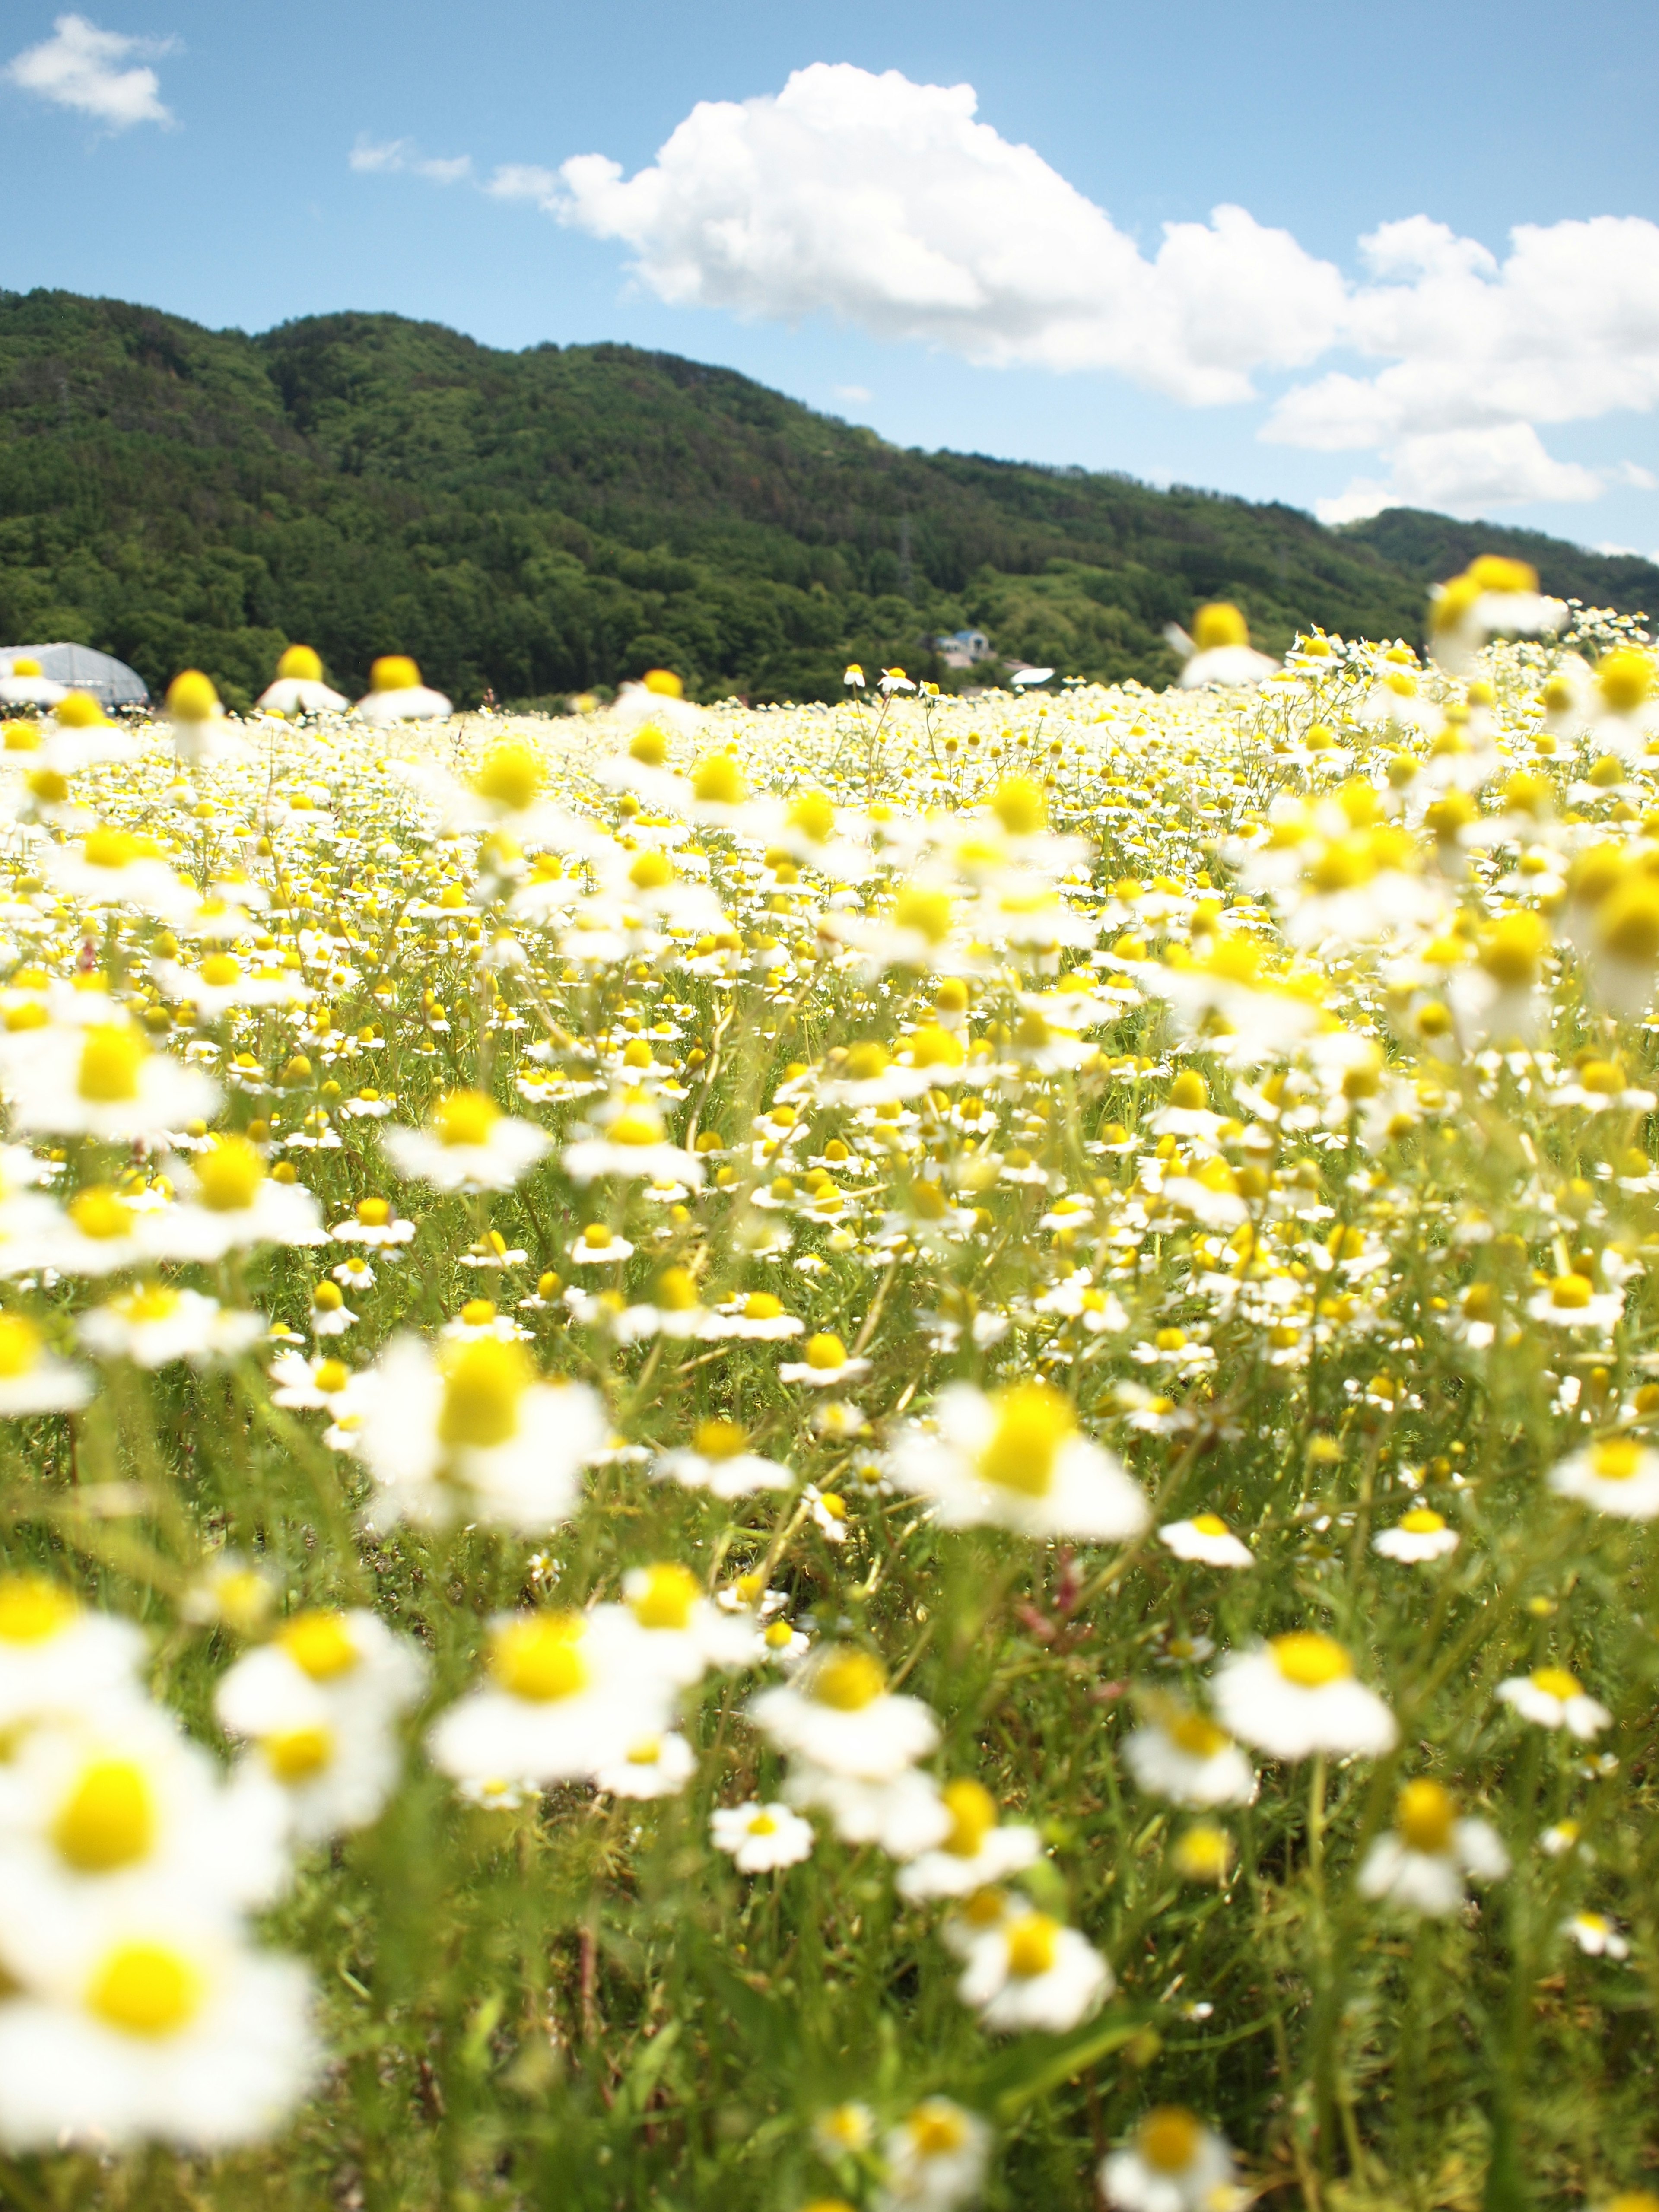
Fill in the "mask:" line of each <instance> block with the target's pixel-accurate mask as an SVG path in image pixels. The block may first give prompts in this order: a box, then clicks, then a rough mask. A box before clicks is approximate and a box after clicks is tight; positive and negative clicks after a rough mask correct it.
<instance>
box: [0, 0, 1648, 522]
mask: <svg viewBox="0 0 1659 2212" xmlns="http://www.w3.org/2000/svg"><path fill="white" fill-rule="evenodd" d="M54 21H55V17H54V11H53V8H52V5H51V0H47V4H46V5H44V6H40V7H36V6H34V5H33V4H32V0H6V5H5V7H4V9H3V12H0V26H3V28H0V64H3V63H6V62H9V61H10V62H12V63H13V67H12V71H11V75H10V76H9V77H7V78H5V79H3V80H0V121H3V127H4V132H5V143H6V146H7V180H8V182H7V194H6V200H7V204H6V208H5V211H4V214H3V216H0V285H4V286H6V287H8V288H10V289H19V290H23V289H29V288H31V287H33V286H35V285H57V286H63V287H65V288H67V289H73V290H76V291H86V292H99V293H106V294H111V295H117V296H120V297H124V298H128V299H136V300H141V301H149V302H151V303H153V304H155V305H158V306H161V307H166V308H169V309H172V310H173V311H175V312H177V313H183V314H186V315H190V316H192V317H195V318H197V319H200V320H202V321H204V322H207V323H209V324H212V325H233V324H234V325H241V326H243V327H246V328H250V329H259V328H263V327H265V326H266V325H270V324H271V323H273V322H276V321H279V320H282V319H284V318H287V317H289V316H295V315H301V314H306V313H314V312H318V311H320V310H325V309H328V308H333V307H381V308H390V309H395V310H397V311H398V312H399V313H405V314H410V315H419V316H427V317H431V318H434V319H437V320H440V321H442V322H445V323H448V324H451V325H454V326H456V327H457V328H459V329H461V330H464V331H468V332H471V334H472V335H474V336H475V337H478V338H480V339H481V340H483V341H484V342H486V343H491V344H495V345H507V346H518V345H525V344H529V343H537V342H540V341H543V340H547V339H551V340H554V341H556V342H560V343H568V342H571V341H579V340H585V339H593V338H601V337H605V338H619V339H624V340H628V341H630V342H632V343H637V344H641V345H647V346H658V347H663V348H665V349H671V350H673V351H677V352H681V353H685V354H689V355H691V356H696V357H697V358H700V359H704V360H710V361H719V362H728V363H730V364H732V366H734V367H736V368H740V369H743V370H744V371H746V372H747V373H749V374H752V375H755V376H757V377H759V378H761V379H763V380H765V381H766V382H768V383H769V384H773V385H775V386H779V387H781V389H783V390H785V391H787V392H792V393H793V394H795V395H797V396H798V397H799V398H802V399H805V400H806V401H808V402H809V403H810V404H814V405H817V406H821V407H823V408H826V409H828V410H831V411H833V412H836V413H840V414H844V415H847V416H851V417H853V418H854V419H857V420H861V421H866V422H870V423H871V424H872V425H873V426H874V427H875V428H877V429H878V430H879V431H881V432H882V433H883V434H884V435H887V436H890V437H892V438H895V439H896V440H898V441H901V442H902V443H905V444H910V445H918V446H922V447H936V446H951V447H967V448H972V449H975V450H979V451H984V452H989V453H1003V454H1010V455H1018V456H1024V457H1029V458H1033V459H1044V460H1050V461H1078V462H1081V463H1084V464H1085V465H1089V466H1091V467H1107V468H1121V469H1126V470H1128V471H1131V472H1133V473H1134V474H1137V475H1140V476H1144V477H1150V478H1152V479H1153V480H1155V481H1162V480H1168V479H1175V480H1178V481H1182V482H1187V483H1204V484H1212V485H1215V486H1217V487H1219V488H1223V489H1233V490H1237V491H1241V492H1244V493H1247V494H1249V495H1253V496H1281V497H1285V498H1287V499H1290V500H1291V501H1295V502H1297V503H1298V504H1302V505H1306V506H1310V507H1311V506H1315V505H1316V504H1319V503H1324V505H1325V507H1326V511H1328V512H1331V513H1338V512H1358V511H1362V510H1363V509H1364V507H1365V506H1366V505H1367V504H1368V503H1369V504H1370V505H1373V506H1374V505H1376V504H1377V503H1379V502H1382V501H1387V500H1389V499H1391V498H1399V497H1407V498H1410V499H1412V500H1413V501H1415V502H1416V503H1421V504H1425V505H1443V506H1449V507H1455V508H1458V509H1460V510H1461V511H1466V512H1468V511H1480V510H1482V509H1490V510H1491V511H1492V512H1494V513H1497V512H1501V513H1504V516H1505V517H1506V518H1507V519H1511V520H1517V521H1524V522H1528V523H1532V524H1534V525H1535V526H1540V527H1542V528H1547V529H1550V530H1553V531H1556V532H1559V533H1560V534H1562V535H1565V536H1570V537H1573V538H1580V539H1582V540H1583V541H1584V542H1586V543H1589V544H1625V545H1630V546H1632V547H1635V548H1637V549H1638V550H1643V551H1650V550H1655V549H1656V548H1659V490H1656V489H1654V488H1653V485H1654V475H1655V474H1659V437H1656V435H1655V416H1654V413H1653V412H1652V411H1651V410H1653V409H1654V407H1655V406H1656V404H1659V204H1656V202H1659V165H1656V164H1655V162H1654V161H1653V158H1652V155H1651V150H1650V143H1649V141H1648V138H1647V137H1646V131H1647V127H1648V126H1647V124H1646V121H1645V118H1650V116H1651V115H1652V113H1653V112H1654V111H1655V106H1656V94H1659V48H1656V42H1655V41H1654V40H1653V39H1652V37H1651V15H1650V11H1647V10H1642V11H1640V12H1638V9H1637V8H1636V7H1635V6H1633V5H1626V4H1613V5H1610V6H1608V7H1607V8H1604V9H1601V11H1599V12H1598V14H1597V15H1596V17H1595V25H1594V37H1593V40H1591V39H1589V38H1588V37H1577V36H1575V35H1573V34H1571V33H1567V34H1564V31H1563V26H1562V19H1561V17H1560V15H1559V10H1558V9H1550V10H1548V11H1546V10H1545V9H1543V8H1542V7H1541V6H1535V5H1533V4H1531V0H1512V4H1510V5H1508V6H1505V7H1504V8H1502V9H1499V8H1498V7H1495V6H1487V5H1485V4H1476V5H1473V6H1468V5H1466V6H1465V7H1464V8H1462V9H1447V8H1445V7H1444V6H1443V5H1440V6H1434V7H1430V6H1426V5H1420V4H1416V0H1413V3H1412V4H1405V5H1401V4H1396V5H1395V6H1393V7H1391V8H1390V9H1387V10H1386V11H1383V10H1378V9H1375V8H1371V7H1365V6H1358V5H1351V4H1347V0H1325V4H1323V5H1321V6H1311V5H1300V4H1296V5H1281V6H1278V7H1275V8H1273V9H1271V10H1270V11H1269V10H1258V11H1255V17H1254V19H1252V18H1251V17H1250V15H1248V14H1247V13H1244V12H1243V11H1240V10H1238V9H1237V7H1236V6H1234V7H1229V8H1222V7H1220V6H1216V5H1211V4H1209V0H1185V4H1182V3H1181V0H1174V4H1170V0H1166V4H1165V5H1164V7H1162V8H1161V9H1156V10H1154V9H1148V8H1146V6H1144V5H1136V6H1125V5H1121V4H1117V0H1093V4H1091V5H1087V6H1077V5H1073V4H1066V3H1063V0H1025V4H1024V6H1023V7H1021V8H1019V9H1010V8H1008V7H1006V5H988V4H980V3H979V0H956V4H951V5H949V6H947V5H944V4H935V0H889V4H886V5H882V6H876V5H870V4H864V0H854V4H843V5H839V6H837V7H836V8H835V9H817V8H813V7H811V6H808V5H801V4H797V5H793V6H790V7H787V8H786V7H781V6H775V5H770V6H759V5H733V4H731V0H717V4H715V5H714V6H713V7H705V8H703V9H696V10H694V9H687V8H684V7H678V8H666V7H664V6H661V5H658V4H647V0H614V4H611V5H609V6H606V7H605V8H603V9H600V8H595V7H593V6H592V5H591V4H590V5H586V6H582V7H576V6H572V5H568V4H564V0H538V4H527V0H472V4H470V5H469V6H467V7H466V8H465V9H460V8H454V7H446V6H441V5H433V4H424V5H423V4H422V0H400V4H398V5H392V4H388V0H337V4H335V5H332V6H328V7H325V6H323V5H321V4H319V0H284V4H283V5H282V6H280V7H278V6H275V5H267V4H265V3H264V0H237V4H235V5H234V7H232V8H229V9H227V8H226V7H224V5H223V4H222V0H219V4H217V5H208V4H206V0H87V5H86V6H85V8H84V9H83V11H82V16H81V19H80V21H81V27H80V29H78V30H75V29H72V30H71V31H70V33H68V34H67V43H65V34H64V33H63V32H62V31H61V30H55V29H54ZM122 40H135V41H141V42H146V43H143V44H139V45H135V46H131V47H124V46H122V45H121V43H120V42H121V41H122ZM14 57H16V58H18V59H15V60H14ZM815 64H844V65H848V66H847V67H846V68H844V69H842V70H840V71H836V70H830V71H829V72H827V73H826V72H823V71H819V72H818V73H817V74H816V75H809V76H808V77H807V78H805V80H797V82H796V85H795V87H794V88H792V89H791V90H790V91H789V92H787V93H786V89H785V88H786V86H787V85H789V83H790V80H791V78H792V75H793V73H794V72H798V71H803V70H805V71H809V72H811V71H812V70H813V65H815ZM145 71H148V72H149V76H148V77H142V73H143V72H145ZM852 71H860V72H867V73H868V80H869V81H868V82H866V79H865V78H863V77H860V76H854V75H852V74H851V72H852ZM886 72H894V73H896V75H895V76H891V77H888V78H885V79H884V73H886ZM135 73H140V74H138V75H136V74H135ZM878 80H884V81H883V82H878ZM963 83H966V84H969V85H971V86H972V87H973V88H974V89H975V93H976V94H977V112H976V116H975V117H973V118H970V117H969V111H968V109H967V107H966V106H964V105H963V102H962V101H961V100H957V102H956V104H955V105H954V106H951V104H950V103H949V102H946V101H943V100H941V99H940V98H939V97H937V96H934V95H931V94H927V92H926V90H925V88H927V87H944V88H949V87H954V86H957V85H961V84H963ZM780 95H782V98H781V99H780ZM77 101H78V102H79V103H80V104H79V105H77V104H76V102H77ZM700 101H705V102H716V103H726V104H728V105H726V106H724V107H722V108H720V109H719V110H717V111H716V112H715V113H714V116H713V118H705V119H704V121H703V123H702V125H698V126H696V127H691V126H688V127H687V128H685V129H682V128H681V126H683V125H686V119H687V118H688V117H689V116H690V115H691V112H692V111H693V109H694V108H695V107H696V104H697V103H698V102H700ZM743 103H750V106H744V105H742V104H743ZM677 131H679V133H680V135H679V137H678V138H676V137H675V135H674V134H675V133H676V132H677ZM671 141H672V145H671V149H670V153H669V154H668V155H665V157H664V158H663V160H662V161H660V162H659V159H658V156H659V149H662V148H664V147H665V144H668V143H669V142H671ZM1021 148H1029V149H1031V152H1030V155H1029V156H1027V155H1021V154H1020V153H1019V152H1018V149H1021ZM354 151H355V152H356V164H357V165H356V166H355V167H354V165H353V159H352V157H353V155H354ZM580 155H605V156H606V157H608V158H609V159H610V160H611V161H613V162H614V163H615V164H617V167H618V170H619V172H620V175H617V174H614V173H611V172H605V173H603V174H600V173H588V172H585V171H580V170H579V171H578V173H575V174H574V175H573V174H572V173H568V172H564V173H562V165H563V164H564V163H565V162H566V161H569V160H570V159H571V157H573V156H580ZM463 161H465V164H466V165H467V166H466V167H465V169H464V170H462V169H459V164H461V163H462V162H463ZM432 165H437V167H436V168H435V169H434V168H433V167H432ZM739 169H741V171H742V174H741V176H740V177H738V180H737V181H735V182H734V181H733V179H734V176H737V173H738V170H739ZM641 172H643V173H644V174H643V175H642V176H641V174H640V173H641ZM629 179H633V180H634V181H633V182H632V183H629V181H628V180H629ZM1224 204H1225V205H1231V206H1234V207H1237V208H1238V209H1242V210H1246V211H1247V216H1246V217H1244V218H1241V219H1240V220H1239V221H1238V222H1235V223H1233V224H1232V225H1231V228H1229V227H1228V226H1226V225H1225V224H1224V225H1222V226H1220V227H1219V228H1218V227H1216V226H1215V225H1212V221H1211V211H1212V210H1213V209H1215V208H1217V207H1218V206H1220V205H1224ZM1412 218H1427V222H1424V223H1419V224H1418V225H1417V226H1416V227H1415V228H1412V226H1411V222H1410V219H1412ZM1607 218H1619V219H1622V220H1621V221H1620V222H1616V223H1614V222H1608V221H1607V220H1606V219H1607ZM1168 224H1175V225H1178V226H1186V227H1187V228H1185V229H1184V230H1183V231H1182V232H1181V233H1180V234H1179V235H1178V237H1177V239H1176V240H1175V241H1174V243H1173V245H1172V246H1171V247H1170V249H1168V250H1165V251H1164V252H1162V253H1161V252H1160V249H1161V247H1162V246H1163V245H1164V235H1165V234H1164V226H1165V225H1168ZM1390 225H1391V226H1402V225H1403V226H1405V228H1396V229H1395V230H1392V231H1389V232H1387V233H1386V234H1385V236H1384V240H1383V241H1382V242H1381V243H1380V244H1378V245H1376V246H1373V248H1372V249H1371V250H1370V254H1369V256H1367V255H1366V254H1365V253H1364V252H1362V250H1361V247H1360V244H1359V241H1360V240H1361V239H1362V238H1365V237H1368V236H1371V235H1372V234H1376V233H1377V232H1378V231H1379V229H1381V228H1383V226H1390ZM1516 225H1522V226H1528V225H1529V226H1534V231H1533V232H1532V233H1531V234H1529V236H1530V243H1528V244H1527V245H1526V246H1525V247H1524V250H1522V251H1519V252H1517V251H1516V250H1515V249H1514V248H1513V247H1512V246H1511V244H1510V233H1511V230H1512V228H1514V227H1515V226H1516ZM1279 233H1287V234H1289V237H1288V238H1286V239H1284V240H1282V241H1281V242H1275V234H1279ZM734 237H736V238H738V240H739V243H738V246H735V247H733V246H732V243H731V241H732V239H733V238H734ZM1471 241H1474V242H1475V243H1473V244H1472V243H1470V242H1471ZM1482 249H1484V253H1485V258H1483V255H1482V251H1481V250H1482ZM918 257H920V258H918ZM1328 264H1334V270H1333V269H1332V268H1331V267H1330V266H1329V265H1328ZM918 269H921V271H922V275H921V276H920V277H918V276H915V270H918ZM630 272H631V273H630ZM641 272H642V273H641ZM1338 272H1340V274H1339V273H1338ZM930 288H931V289H930ZM923 295H926V296H923ZM1149 334H1151V335H1149ZM1073 364H1075V365H1073ZM854 395H867V396H854ZM1264 432H1265V433H1266V435H1265V436H1264V435H1263V433H1264ZM1650 472H1652V473H1650ZM1499 501H1504V504H1503V505H1502V507H1499V505H1498V502H1499ZM1345 502H1346V505H1345V504H1344V503H1345Z"/></svg>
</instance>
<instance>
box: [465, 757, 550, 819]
mask: <svg viewBox="0 0 1659 2212" xmlns="http://www.w3.org/2000/svg"><path fill="white" fill-rule="evenodd" d="M541 787H542V764H541V762H540V760H539V758H538V757H537V754H536V752H535V750H534V749H533V748H532V746H530V745H527V744H504V745H497V746H496V748H495V750H494V752H492V753H491V754H489V757H488V758H487V759H486V760H485V761H484V763H483V767H482V768H481V769H479V770H478V777H477V785H476V787H475V788H476V789H477V793H478V796H479V797H480V798H481V799H489V801H490V802H491V804H492V805H496V806H501V807H504V808H505V809H506V810H507V812H508V813H510V814H518V813H520V812H522V811H523V810H524V808H526V806H528V805H530V803H531V801H532V799H534V798H535V796H536V793H538V791H539V790H540V789H541Z"/></svg>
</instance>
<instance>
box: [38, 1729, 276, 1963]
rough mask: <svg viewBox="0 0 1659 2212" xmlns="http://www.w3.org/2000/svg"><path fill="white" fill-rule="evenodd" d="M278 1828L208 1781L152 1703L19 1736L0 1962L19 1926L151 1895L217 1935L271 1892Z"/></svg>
mask: <svg viewBox="0 0 1659 2212" xmlns="http://www.w3.org/2000/svg"><path fill="white" fill-rule="evenodd" d="M286 1831H287V1817H286V1813H285V1811H284V1808H283V1805H282V1802H281V1800H280V1798H279V1797H278V1796H276V1793H274V1792H272V1791H270V1790H268V1789H266V1788H264V1787H263V1786H258V1785H256V1786H255V1787H253V1788H249V1787H246V1785H244V1784H240V1783H232V1784H226V1783H225V1782H223V1781H222V1779H221V1778H220V1775H219V1771H218V1770H217V1768H216V1766H215V1765H214V1763H213V1761H212V1760H211V1759H210V1758H209V1757H208V1755H207V1753H205V1752H204V1751H202V1750H201V1749H200V1748H199V1747H197V1745H195V1744H193V1743H191V1742H190V1741H188V1740H187V1739H186V1738H185V1735H183V1734H182V1732H181V1731H180V1730H179V1728H178V1727H177V1726H176V1725H175V1723H173V1721H172V1719H171V1717H168V1716H167V1715H166V1714H164V1713H162V1712H161V1711H159V1710H157V1709H156V1708H155V1707H154V1706H149V1705H140V1706H137V1707H132V1706H128V1707H124V1708H122V1709H120V1710H119V1711H117V1710H115V1709H111V1710H109V1711H106V1712H104V1713H102V1714H100V1715H97V1716H95V1717H88V1718H87V1719H85V1720H83V1721H82V1722H81V1723H77V1724H75V1725H71V1726H67V1727H65V1726H58V1727H46V1728H39V1729H31V1730H30V1731H29V1732H28V1733H27V1735H25V1736H24V1737H23V1739H22V1741H21V1745H20V1746H19V1747H18V1749H17V1750H16V1752H15V1753H14V1755H13V1759H12V1760H11V1762H10V1764H9V1769H8V1772H7V1775H6V1785H5V1788H4V1790H3V1791H0V1891H3V1893H4V1895H5V1898H6V1900H7V1909H6V1911H5V1914H4V1915H3V1916H0V1954H4V1955H5V1956H6V1957H7V1959H8V1960H11V1931H12V1929H13V1928H14V1926H15V1923H17V1922H19V1921H20V1920H21V1921H24V1922H27V1921H28V1920H29V1919H31V1918H32V1917H35V1916H46V1915H49V1914H52V1913H54V1912H55V1913H58V1914H59V1915H65V1914H67V1915H73V1914H76V1913H79V1912H88V1911H99V1912H105V1911H111V1910H113V1909H115V1908H116V1907H117V1906H118V1905H121V1906H125V1907H130V1906H131V1905H133V1904H134V1903H135V1902H138V1903H142V1901H143V1897H144V1896H145V1895H146V1894H147V1893H149V1892H150V1891H152V1890H156V1889H166V1888H170V1889H173V1890H174V1891H176V1892H177V1893H179V1895H180V1896H181V1897H185V1898H187V1899H188V1900H189V1902H190V1905H191V1910H192V1911H195V1912H197V1913H198V1914H200V1915H202V1916H204V1917H213V1916H215V1915H216V1916H217V1917H218V1918H219V1920H220V1921H221V1923H222V1925H224V1926H225V1927H226V1928H227V1929H231V1928H233V1927H234V1925H235V1924H236V1920H237V1916H238V1914H239V1912H240V1910H241V1909H242V1908H244V1907H246V1906H249V1905H264V1904H267V1903H269V1902H270V1899H272V1898H273V1897H274V1896H275V1895H276V1893H277V1891H278V1890H279V1889H280V1888H281V1887H282V1885H283V1881H284V1880H285V1878H286V1875H287V1873H288V1858H287V1852H286V1850H285V1848H284V1846H285V1842H286ZM21 1940H22V1941H23V1942H24V1943H25V1947H26V1948H25V1950H24V1951H23V1952H22V1953H20V1954H19V1956H18V1958H17V1959H16V1960H11V1962H12V1965H13V1971H14V1972H26V1971H27V1963H28V1957H27V1936H25V1937H24V1938H22V1939H21Z"/></svg>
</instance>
